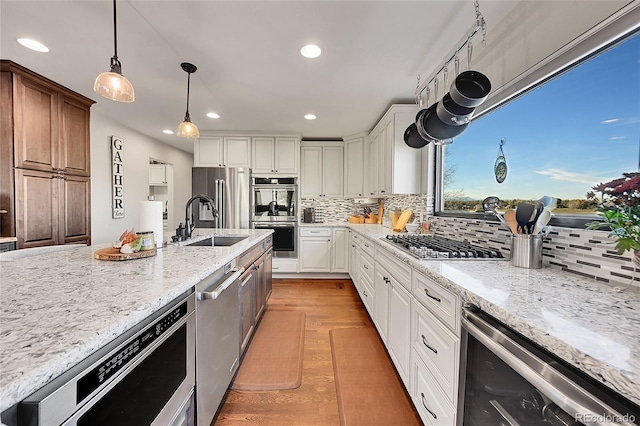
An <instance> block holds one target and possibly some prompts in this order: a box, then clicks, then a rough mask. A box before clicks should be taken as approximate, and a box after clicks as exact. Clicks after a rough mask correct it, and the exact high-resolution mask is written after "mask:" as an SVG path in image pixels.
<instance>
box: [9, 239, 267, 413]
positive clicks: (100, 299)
mask: <svg viewBox="0 0 640 426" xmlns="http://www.w3.org/2000/svg"><path fill="white" fill-rule="evenodd" d="M271 233H272V231H271V230H253V229H237V230H233V229H230V230H226V229H225V230H215V232H214V230H212V229H196V230H195V231H194V233H193V238H192V239H191V240H189V241H186V242H182V243H178V244H170V245H169V246H167V247H165V248H162V249H159V250H158V252H157V255H156V256H153V257H148V258H143V259H136V260H130V261H115V262H112V261H101V260H96V259H94V257H93V253H94V252H95V251H96V250H97V249H99V248H102V247H104V246H89V247H87V246H74V247H68V246H62V247H60V250H57V248H51V249H50V250H42V251H38V252H37V253H35V254H34V255H29V252H27V251H25V252H24V253H25V255H24V256H22V257H16V256H15V255H17V254H20V251H18V252H13V253H12V255H14V256H12V257H8V258H2V259H1V260H2V262H0V268H1V274H2V275H1V276H2V288H1V290H0V321H1V331H0V412H2V411H4V410H5V409H7V408H9V407H11V406H13V405H14V404H16V403H18V402H19V401H21V400H22V399H24V398H25V397H27V396H28V395H30V394H31V393H32V392H34V391H36V390H37V389H39V388H41V387H42V386H44V385H45V384H47V383H49V382H50V381H51V380H53V379H54V378H55V377H57V376H58V375H60V374H62V373H63V372H65V371H67V370H69V369H70V368H71V367H73V366H74V365H75V364H77V363H78V362H80V361H82V360H83V359H85V358H86V357H87V356H89V355H90V354H91V353H93V352H95V351H96V350H97V349H100V348H101V347H103V346H104V345H105V344H107V343H109V342H110V341H112V340H113V339H115V338H117V337H118V336H120V335H122V334H123V333H124V332H126V331H127V330H129V329H130V328H132V327H133V326H135V325H136V324H138V323H139V322H140V321H142V320H144V319H145V318H147V317H149V316H150V315H152V314H153V313H154V312H156V311H158V310H159V309H161V308H162V307H163V306H165V305H166V304H168V303H169V302H171V301H172V300H174V299H175V298H176V297H178V296H180V295H182V294H183V293H184V292H185V291H189V290H190V289H192V288H193V287H194V286H195V285H196V284H197V283H198V282H200V281H201V280H203V279H204V278H206V277H207V276H209V275H211V274H212V273H214V272H216V271H217V270H219V269H220V268H222V267H223V266H224V265H225V264H226V263H227V262H229V261H231V260H233V259H234V258H236V257H238V256H239V255H241V254H242V253H243V252H245V251H246V250H248V249H250V248H251V247H253V246H255V245H256V244H258V243H260V242H262V241H263V240H264V239H266V238H267V237H268V236H269V235H271ZM212 234H215V235H230V236H241V235H246V236H248V238H246V239H244V240H243V241H240V242H238V243H236V244H234V245H232V246H229V247H189V246H187V245H186V244H189V243H191V242H194V241H197V240H200V239H204V238H207V237H208V236H211V235H212Z"/></svg>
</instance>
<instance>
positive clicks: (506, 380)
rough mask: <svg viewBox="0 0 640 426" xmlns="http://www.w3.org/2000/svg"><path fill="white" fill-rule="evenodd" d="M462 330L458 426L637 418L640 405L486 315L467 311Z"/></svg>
mask: <svg viewBox="0 0 640 426" xmlns="http://www.w3.org/2000/svg"><path fill="white" fill-rule="evenodd" d="M462 327H463V349H464V346H466V351H464V350H463V352H462V353H463V354H465V353H466V362H465V361H464V360H463V362H462V364H461V365H462V366H463V369H462V371H461V373H462V374H461V386H460V399H459V401H458V410H459V411H460V412H459V416H458V418H459V419H461V420H460V421H459V423H460V422H461V424H462V425H464V426H486V425H500V426H502V425H505V426H506V425H509V426H516V425H521V426H541V425H566V426H580V425H605V424H606V425H632V424H636V422H638V421H639V420H640V407H639V406H638V405H636V404H634V403H633V402H632V401H629V400H628V399H626V398H624V397H622V396H620V395H617V394H615V392H613V391H612V390H611V389H609V388H606V387H605V386H604V385H603V384H601V383H599V382H597V381H596V380H594V379H593V378H591V377H589V376H587V375H586V374H585V373H583V372H580V371H578V370H577V369H576V368H575V367H573V366H571V365H570V364H568V363H566V362H565V361H563V360H561V359H559V358H557V357H556V356H555V355H553V354H551V353H550V352H548V351H546V350H544V349H542V348H540V347H539V346H538V345H536V344H535V343H533V342H531V341H530V340H528V339H527V338H525V337H523V336H521V335H520V334H518V333H517V332H515V331H514V330H512V329H510V328H508V327H507V326H505V325H504V324H502V323H500V322H499V321H497V320H495V319H494V318H492V317H490V316H489V315H487V314H485V313H484V312H482V311H479V310H469V309H465V310H464V311H463V319H462ZM463 357H464V355H463ZM465 366H466V368H465Z"/></svg>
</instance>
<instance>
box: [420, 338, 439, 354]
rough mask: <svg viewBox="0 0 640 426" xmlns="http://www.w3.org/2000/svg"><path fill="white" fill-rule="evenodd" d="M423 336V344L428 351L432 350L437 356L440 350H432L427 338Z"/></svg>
mask: <svg viewBox="0 0 640 426" xmlns="http://www.w3.org/2000/svg"><path fill="white" fill-rule="evenodd" d="M421 336H422V344H423V345H425V346H426V347H427V348H428V349H431V350H432V351H433V353H434V354H437V353H438V350H437V349H436V348H432V347H431V346H429V344H428V343H427V338H426V337H424V334H422V335H421Z"/></svg>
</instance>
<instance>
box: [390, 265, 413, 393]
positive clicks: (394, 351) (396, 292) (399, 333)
mask: <svg viewBox="0 0 640 426" xmlns="http://www.w3.org/2000/svg"><path fill="white" fill-rule="evenodd" d="M389 280H390V287H389V308H388V309H389V317H388V320H387V321H388V323H387V327H388V330H387V349H388V350H389V355H390V356H391V359H392V360H393V362H394V364H395V365H396V368H397V369H398V373H399V374H400V378H402V381H404V384H405V387H407V388H409V373H410V370H409V368H410V364H409V361H410V355H411V299H412V298H411V294H410V293H409V292H408V291H407V290H405V289H404V288H403V287H402V285H400V283H398V282H397V281H396V280H395V279H394V278H393V276H391V277H390V279H389Z"/></svg>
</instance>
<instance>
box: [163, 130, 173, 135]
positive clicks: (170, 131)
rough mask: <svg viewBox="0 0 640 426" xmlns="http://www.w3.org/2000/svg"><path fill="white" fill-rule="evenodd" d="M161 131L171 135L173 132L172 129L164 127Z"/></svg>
mask: <svg viewBox="0 0 640 426" xmlns="http://www.w3.org/2000/svg"><path fill="white" fill-rule="evenodd" d="M162 133H164V134H165V135H172V134H173V130H169V129H164V130H163V131H162Z"/></svg>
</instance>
